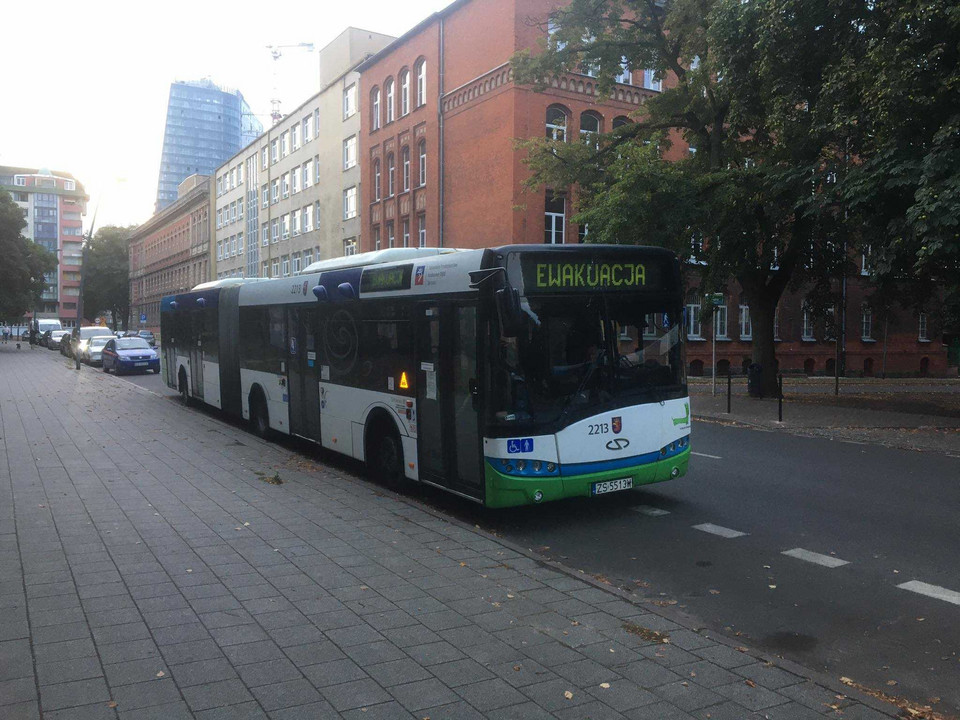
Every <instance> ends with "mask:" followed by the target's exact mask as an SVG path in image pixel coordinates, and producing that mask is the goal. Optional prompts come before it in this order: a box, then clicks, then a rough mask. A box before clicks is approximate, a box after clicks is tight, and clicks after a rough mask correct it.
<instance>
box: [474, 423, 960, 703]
mask: <svg viewBox="0 0 960 720" xmlns="http://www.w3.org/2000/svg"><path fill="white" fill-rule="evenodd" d="M693 437H694V445H693V449H694V451H695V452H697V453H702V454H701V455H697V456H695V457H694V458H693V461H692V462H691V468H690V473H689V474H688V475H687V476H686V477H685V478H683V479H681V480H679V481H676V482H672V483H665V484H661V485H657V486H651V487H650V488H649V489H647V490H644V491H642V492H638V493H633V494H628V495H622V496H620V497H617V496H610V497H608V498H601V499H600V501H594V502H563V503H556V504H553V505H549V506H542V507H540V508H537V509H536V510H533V511H531V510H530V509H523V510H512V511H509V512H503V513H499V514H492V513H485V514H483V515H480V514H477V513H470V514H471V515H473V517H474V518H475V521H476V522H480V523H481V524H483V525H484V526H485V527H487V528H488V529H491V530H493V531H495V532H497V533H499V534H501V535H502V536H504V537H506V538H508V539H510V540H513V541H515V542H518V543H522V544H524V545H526V546H527V547H530V548H532V549H535V550H537V549H539V550H540V551H541V552H542V553H543V554H545V555H547V556H549V557H551V558H553V559H556V560H560V561H561V562H563V563H565V564H566V565H569V566H572V567H574V568H577V569H582V570H584V571H585V572H587V573H590V574H593V575H600V576H602V577H604V578H606V579H607V580H609V581H610V582H612V583H614V584H617V585H620V586H622V587H625V588H630V589H635V590H636V591H637V592H639V593H641V594H642V595H644V596H645V597H647V598H648V599H650V600H651V601H654V602H660V603H664V604H673V603H674V601H675V602H676V606H675V607H676V608H677V609H680V610H682V611H683V612H685V613H686V614H687V615H689V616H690V617H692V618H694V619H695V621H696V623H697V624H699V625H701V626H703V627H707V628H710V629H713V630H719V631H723V632H725V634H727V635H729V636H735V637H739V638H740V639H742V641H743V642H744V644H745V645H752V646H754V647H760V648H762V649H764V650H767V651H769V652H771V653H774V654H777V655H781V656H783V657H786V658H788V659H791V660H794V661H796V662H799V663H801V664H803V665H805V666H807V667H811V668H814V669H818V670H822V671H825V672H827V673H829V674H831V675H833V676H835V677H838V676H846V677H850V678H853V679H854V680H856V681H858V682H861V683H864V684H865V685H868V686H870V687H873V688H877V689H880V690H883V691H884V692H886V693H888V694H891V695H903V696H906V697H908V698H911V699H913V700H918V701H927V700H928V699H929V698H933V697H939V698H940V699H941V701H940V704H939V706H938V707H940V708H941V709H942V710H944V711H949V712H951V713H957V712H960V531H958V527H960V525H958V512H960V459H957V458H949V457H946V456H944V455H941V454H935V453H917V452H909V451H902V450H894V449H888V448H883V447H877V446H870V445H860V444H853V443H844V442H833V441H830V440H825V439H819V438H803V437H797V436H793V435H788V434H783V433H770V432H760V431H755V430H748V429H742V428H731V427H725V426H719V425H710V424H704V423H700V424H698V425H697V426H696V427H695V428H694V434H693ZM661 511H666V513H664V514H661ZM460 512H461V513H469V511H468V510H466V509H462V510H460ZM705 524H711V525H713V526H716V527H713V528H711V527H701V528H697V527H696V526H704V525H705ZM711 531H712V532H711ZM726 531H735V532H736V533H745V534H744V535H737V536H736V537H725V536H724V535H728V536H729V535H733V534H734V533H731V532H726ZM715 533H721V534H719V535H718V534H715ZM787 551H795V552H794V554H793V555H790V556H788V555H784V554H783V553H784V552H787ZM809 553H816V555H810V554H809ZM796 555H799V556H800V557H796ZM839 561H846V563H847V564H844V565H838V566H835V567H828V566H827V565H824V564H820V563H826V564H828V565H829V564H834V565H836V564H837V563H838V562H839ZM911 582H913V583H916V582H920V583H926V584H927V585H930V586H935V587H934V588H927V587H925V586H921V585H916V584H914V585H910V586H909V587H910V588H916V589H920V590H924V591H926V592H932V593H934V594H938V595H940V597H939V598H935V597H929V596H927V595H922V594H920V593H918V592H916V591H915V590H911V589H904V588H900V587H898V586H899V585H902V584H904V583H911ZM944 589H945V590H948V591H953V594H950V593H949V592H947V593H944V592H943V590H944ZM943 598H946V599H943Z"/></svg>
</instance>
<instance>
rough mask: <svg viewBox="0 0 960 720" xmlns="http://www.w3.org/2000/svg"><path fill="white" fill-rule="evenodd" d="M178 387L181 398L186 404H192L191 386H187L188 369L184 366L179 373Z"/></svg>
mask: <svg viewBox="0 0 960 720" xmlns="http://www.w3.org/2000/svg"><path fill="white" fill-rule="evenodd" d="M177 389H178V390H179V391H180V399H181V400H183V404H184V405H189V404H190V388H189V387H188V386H187V371H186V370H184V369H183V368H182V367H181V368H180V372H179V373H177Z"/></svg>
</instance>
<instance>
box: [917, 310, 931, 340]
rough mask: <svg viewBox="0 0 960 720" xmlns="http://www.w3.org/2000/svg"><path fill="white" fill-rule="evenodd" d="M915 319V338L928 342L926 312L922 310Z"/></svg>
mask: <svg viewBox="0 0 960 720" xmlns="http://www.w3.org/2000/svg"><path fill="white" fill-rule="evenodd" d="M917 319H918V325H919V328H918V331H917V339H918V340H919V341H920V342H930V337H929V336H928V335H927V314H926V313H925V312H922V313H920V315H919V316H918V318H917Z"/></svg>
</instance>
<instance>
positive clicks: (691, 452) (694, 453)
mask: <svg viewBox="0 0 960 720" xmlns="http://www.w3.org/2000/svg"><path fill="white" fill-rule="evenodd" d="M690 454H691V455H696V456H697V457H705V458H710V459H711V460H723V458H722V457H720V456H719V455H707V454H706V453H701V452H694V451H693V450H691V451H690Z"/></svg>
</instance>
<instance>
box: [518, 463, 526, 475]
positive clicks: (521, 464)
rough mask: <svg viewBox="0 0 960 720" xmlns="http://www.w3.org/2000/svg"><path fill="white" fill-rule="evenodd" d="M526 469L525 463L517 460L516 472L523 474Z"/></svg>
mask: <svg viewBox="0 0 960 720" xmlns="http://www.w3.org/2000/svg"><path fill="white" fill-rule="evenodd" d="M526 469H527V461H526V460H517V470H519V471H520V472H523V471H524V470H526Z"/></svg>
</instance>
